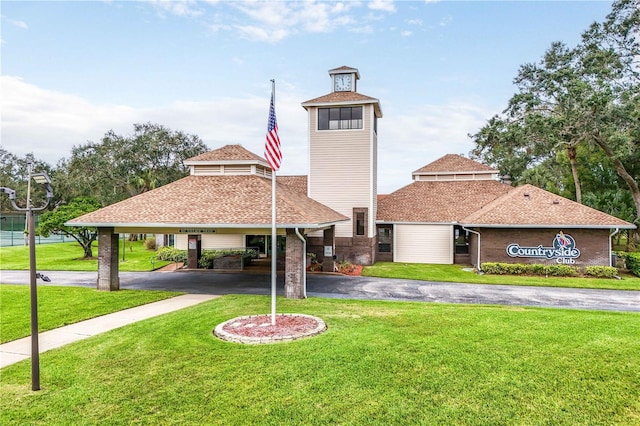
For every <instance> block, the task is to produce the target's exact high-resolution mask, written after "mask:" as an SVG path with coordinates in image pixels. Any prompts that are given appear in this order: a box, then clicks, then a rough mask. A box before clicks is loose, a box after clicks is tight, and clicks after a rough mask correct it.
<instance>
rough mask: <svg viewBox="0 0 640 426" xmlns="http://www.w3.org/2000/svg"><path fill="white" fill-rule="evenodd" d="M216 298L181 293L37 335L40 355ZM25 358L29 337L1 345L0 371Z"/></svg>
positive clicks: (210, 295) (27, 356)
mask: <svg viewBox="0 0 640 426" xmlns="http://www.w3.org/2000/svg"><path fill="white" fill-rule="evenodd" d="M217 297H220V296H216V295H213V294H184V295H182V296H177V297H172V298H171V299H165V300H161V301H159V302H153V303H149V304H147V305H142V306H137V307H135V308H130V309H125V310H124V311H119V312H114V313H111V314H107V315H103V316H100V317H96V318H92V319H89V320H86V321H81V322H78V323H75V324H70V325H67V326H64V327H60V328H56V329H54V330H49V331H45V332H42V333H39V335H38V348H39V350H40V353H43V352H46V351H48V350H50V349H55V348H59V347H61V346H64V345H66V344H69V343H72V342H75V341H78V340H82V339H86V338H88V337H91V336H95V335H96V334H100V333H104V332H106V331H109V330H113V329H115V328H119V327H122V326H125V325H127V324H131V323H134V322H137V321H141V320H144V319H147V318H152V317H155V316H158V315H162V314H166V313H169V312H173V311H177V310H179V309H182V308H186V307H189V306H193V305H197V304H198V303H202V302H205V301H207V300H211V299H215V298H217ZM28 358H31V336H29V337H25V338H22V339H18V340H14V341H12V342H8V343H5V344H3V345H0V368H3V367H6V366H8V365H11V364H15V363H16V362H19V361H22V360H25V359H28Z"/></svg>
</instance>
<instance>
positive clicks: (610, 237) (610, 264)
mask: <svg viewBox="0 0 640 426" xmlns="http://www.w3.org/2000/svg"><path fill="white" fill-rule="evenodd" d="M618 232H620V228H616V230H615V231H613V234H609V266H613V262H612V261H611V260H612V256H611V254H612V252H611V249H612V247H611V239H612V238H613V236H614V235H616V234H617V233H618Z"/></svg>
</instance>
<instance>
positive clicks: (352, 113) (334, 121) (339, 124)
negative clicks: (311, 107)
mask: <svg viewBox="0 0 640 426" xmlns="http://www.w3.org/2000/svg"><path fill="white" fill-rule="evenodd" d="M343 129H362V107H361V106H356V107H339V108H318V130H343Z"/></svg>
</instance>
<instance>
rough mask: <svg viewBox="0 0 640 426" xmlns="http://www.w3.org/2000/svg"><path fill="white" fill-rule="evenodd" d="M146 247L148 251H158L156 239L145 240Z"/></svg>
mask: <svg viewBox="0 0 640 426" xmlns="http://www.w3.org/2000/svg"><path fill="white" fill-rule="evenodd" d="M144 247H145V248H146V249H147V250H155V249H156V237H149V238H145V239H144Z"/></svg>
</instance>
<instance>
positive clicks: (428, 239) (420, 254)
mask: <svg viewBox="0 0 640 426" xmlns="http://www.w3.org/2000/svg"><path fill="white" fill-rule="evenodd" d="M393 260H394V262H407V263H436V264H453V226H451V225H396V226H395V227H394V259H393Z"/></svg>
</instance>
